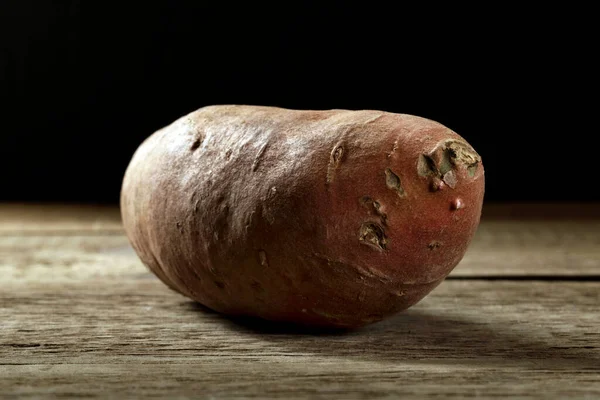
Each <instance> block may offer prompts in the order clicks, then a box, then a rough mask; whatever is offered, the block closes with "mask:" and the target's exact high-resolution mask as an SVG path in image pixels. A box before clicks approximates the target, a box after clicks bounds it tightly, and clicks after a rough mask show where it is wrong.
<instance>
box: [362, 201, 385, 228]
mask: <svg viewBox="0 0 600 400" xmlns="http://www.w3.org/2000/svg"><path fill="white" fill-rule="evenodd" d="M359 203H360V205H361V206H363V207H364V208H366V209H367V211H368V212H369V214H371V215H375V216H377V217H379V218H381V223H382V224H383V225H387V214H386V213H385V212H383V209H382V206H381V203H379V202H378V201H377V200H374V199H373V198H371V197H370V196H363V197H361V198H360V199H359Z"/></svg>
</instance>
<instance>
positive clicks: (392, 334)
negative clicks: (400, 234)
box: [0, 277, 600, 399]
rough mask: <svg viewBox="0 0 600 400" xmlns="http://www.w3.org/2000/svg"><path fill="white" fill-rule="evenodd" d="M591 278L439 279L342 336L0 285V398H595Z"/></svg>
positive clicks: (598, 367) (77, 288)
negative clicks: (410, 301) (412, 301)
mask: <svg viewBox="0 0 600 400" xmlns="http://www.w3.org/2000/svg"><path fill="white" fill-rule="evenodd" d="M599 304H600V282H512V281H494V282H492V281H461V280H451V281H446V282H444V283H442V285H440V286H439V287H438V288H437V289H436V290H435V291H434V292H432V293H431V294H430V295H429V296H428V297H426V298H425V299H424V300H423V301H422V302H421V303H419V304H417V305H416V306H414V307H412V308H411V309H409V310H407V311H405V312H403V313H400V314H398V315H397V316H396V317H394V318H391V319H389V320H387V321H383V322H381V323H378V324H374V325H371V326H368V327H365V328H363V329H360V330H356V331H350V332H310V331H301V330H297V329H293V328H291V327H285V326H278V325H276V324H270V323H264V322H258V321H253V320H240V319H238V320H234V319H229V318H226V317H224V316H221V315H219V314H216V313H212V312H209V311H207V310H205V309H203V308H202V307H199V306H196V305H195V304H194V303H192V302H190V301H187V300H186V299H185V298H184V297H182V296H180V295H178V294H175V293H173V292H171V291H169V290H167V289H166V288H165V286H164V285H162V284H161V283H160V282H158V281H157V280H155V279H141V278H140V277H138V279H134V278H128V279H122V280H121V281H118V280H114V279H110V278H98V279H89V280H81V281H79V282H58V283H57V282H41V283H35V282H33V281H28V282H20V281H12V282H10V283H4V282H3V283H2V285H0V332H1V335H0V393H2V394H3V395H4V396H7V397H9V398H10V397H11V396H14V397H19V398H40V397H50V396H51V397H54V398H64V397H76V398H82V397H87V396H90V397H91V396H102V397H107V398H111V397H136V398H137V397H144V398H148V397H150V398H152V397H169V398H178V397H179V398H191V397H198V396H200V397H203V398H264V399H269V398H286V399H305V398H327V399H337V398H339V399H354V398H397V397H400V396H407V397H411V398H422V397H423V396H435V397H444V398H466V397H480V398H497V397H517V398H523V399H553V398H556V399H559V398H590V399H592V398H599V397H600V318H598V305H599Z"/></svg>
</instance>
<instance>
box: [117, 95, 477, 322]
mask: <svg viewBox="0 0 600 400" xmlns="http://www.w3.org/2000/svg"><path fill="white" fill-rule="evenodd" d="M483 197H484V169H483V164H482V162H481V157H480V156H479V155H478V154H477V153H476V152H475V150H474V149H473V148H472V147H471V146H469V145H468V144H467V142H466V141H465V140H464V139H463V138H462V137H460V136H459V135H458V134H457V133H455V132H453V131H452V130H450V129H449V128H447V127H445V126H444V125H442V124H440V123H437V122H435V121H432V120H429V119H425V118H421V117H417V116H413V115H407V114H395V113H389V112H383V111H376V110H362V111H350V110H323V111H312V110H288V109H282V108H276V107H260V106H244V105H219V106H209V107H204V108H201V109H199V110H197V111H194V112H192V113H190V114H188V115H186V116H184V117H182V118H180V119H178V120H177V121H175V122H173V123H172V124H171V125H169V126H167V127H165V128H163V129H161V130H159V131H157V132H155V133H154V134H153V135H151V136H150V137H149V138H148V139H147V140H146V141H144V142H143V143H142V144H141V145H140V147H139V148H138V149H137V151H136V152H135V154H134V155H133V158H132V160H131V162H130V164H129V166H128V168H127V170H126V172H125V176H124V179H123V185H122V190H121V213H122V219H123V224H124V227H125V231H126V233H127V235H128V238H129V240H130V243H131V245H132V247H133V248H134V249H135V251H136V253H137V254H138V255H139V257H140V259H141V260H142V262H143V263H144V264H145V265H147V266H148V268H149V269H150V270H151V271H152V272H154V274H156V275H157V276H158V277H159V278H160V279H161V280H162V281H163V282H164V283H165V284H166V285H167V286H169V287H170V288H171V289H173V290H175V291H177V292H179V293H181V294H183V295H185V296H187V297H189V298H191V299H194V300H196V301H198V302H200V303H202V304H203V305H205V306H207V307H209V308H211V309H213V310H216V311H218V312H222V313H226V314H231V315H250V316H257V317H261V318H265V319H269V320H276V321H288V322H293V323H299V324H303V325H318V326H336V327H359V326H362V325H366V324H369V323H373V322H375V321H379V320H381V319H384V318H386V317H388V316H391V315H393V314H395V313H397V312H399V311H401V310H403V309H406V308H408V307H410V306H411V305H413V304H415V303H417V302H418V301H419V300H421V299H422V298H423V297H424V296H426V295H427V294H428V293H429V292H430V291H431V290H432V289H434V288H435V287H436V286H437V285H438V284H440V283H441V282H442V281H443V280H444V279H445V277H446V276H447V275H448V274H449V273H450V272H451V271H452V269H453V268H454V267H455V266H456V265H457V264H458V263H459V261H460V260H461V259H462V257H463V256H464V254H465V252H466V250H467V247H468V245H469V243H470V241H471V239H472V237H473V235H474V233H475V231H476V229H477V226H478V224H479V220H480V215H481V207H482V203H483Z"/></svg>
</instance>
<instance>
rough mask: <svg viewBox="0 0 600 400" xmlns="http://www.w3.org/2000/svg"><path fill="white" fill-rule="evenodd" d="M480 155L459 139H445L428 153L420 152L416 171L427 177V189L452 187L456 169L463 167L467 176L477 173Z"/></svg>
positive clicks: (455, 177)
mask: <svg viewBox="0 0 600 400" xmlns="http://www.w3.org/2000/svg"><path fill="white" fill-rule="evenodd" d="M480 162H481V157H480V156H479V154H477V152H475V150H474V149H473V148H472V147H471V146H469V145H468V144H467V143H465V142H463V141H460V140H455V139H451V140H446V141H444V142H442V143H441V144H439V145H438V146H436V148H435V149H434V150H433V151H432V152H430V153H429V154H421V156H419V160H418V162H417V173H418V174H419V176H421V177H424V178H427V179H428V181H429V189H430V191H432V192H436V191H438V190H440V189H442V188H443V187H444V186H448V187H450V188H452V189H454V188H455V187H456V185H457V184H458V175H457V170H458V169H460V168H465V169H466V170H467V176H469V177H470V178H473V177H474V176H475V174H476V173H477V169H478V166H479V163H480Z"/></svg>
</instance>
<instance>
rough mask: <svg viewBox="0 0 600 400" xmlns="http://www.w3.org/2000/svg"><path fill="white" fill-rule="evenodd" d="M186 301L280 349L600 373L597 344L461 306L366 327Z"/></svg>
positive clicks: (422, 310)
mask: <svg viewBox="0 0 600 400" xmlns="http://www.w3.org/2000/svg"><path fill="white" fill-rule="evenodd" d="M185 304H186V306H187V307H189V309H191V310H193V311H195V312H201V313H209V314H211V317H213V318H211V319H214V320H215V322H216V323H219V324H222V325H223V326H225V327H227V328H229V329H231V330H232V332H235V333H237V334H240V333H241V334H244V335H253V336H259V337H260V339H261V340H264V341H267V342H269V343H271V344H273V346H277V347H278V348H279V349H280V350H281V351H290V352H295V353H297V352H302V353H308V354H318V355H320V356H332V357H340V356H342V357H347V358H349V359H356V360H375V361H386V362H402V361H406V360H423V361H432V362H440V361H443V360H447V361H452V362H453V363H454V362H455V363H463V364H485V365H490V366H494V365H495V364H502V366H503V367H506V366H508V367H510V366H511V365H513V364H514V365H515V366H518V367H521V368H523V367H525V368H530V369H577V370H586V369H587V370H594V371H596V370H598V371H600V355H599V354H598V348H597V347H594V346H581V344H580V343H577V342H575V341H572V339H570V338H563V339H560V341H553V340H550V337H552V335H551V334H549V335H548V337H546V338H544V337H537V336H540V332H539V331H538V332H537V336H536V333H535V332H534V333H531V332H529V331H528V329H527V326H525V325H526V324H519V323H516V324H507V323H506V318H504V317H502V315H501V314H498V317H499V318H498V320H497V321H496V320H495V317H494V315H490V314H488V316H487V317H485V319H484V320H483V319H481V318H478V320H474V319H472V318H469V316H468V315H467V314H466V313H461V311H460V309H459V308H460V307H458V305H457V307H456V311H455V312H453V313H452V315H450V316H442V315H439V314H434V313H433V311H432V310H431V309H428V308H427V306H426V304H419V305H417V306H413V307H412V308H410V309H408V310H406V311H404V312H401V313H399V314H397V315H396V316H394V317H392V318H389V319H386V320H384V321H380V322H377V323H374V324H371V325H367V326H365V327H362V328H358V329H341V328H340V329H336V328H332V329H325V328H312V327H305V326H298V325H294V324H291V323H279V322H273V321H265V320H263V319H259V318H253V317H230V316H226V315H223V314H220V313H217V312H215V311H213V310H210V309H208V308H207V307H204V306H202V305H201V304H198V303H194V302H187V303H185ZM438 311H440V310H438ZM551 342H556V343H560V344H561V345H560V346H557V345H555V344H552V343H551Z"/></svg>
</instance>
